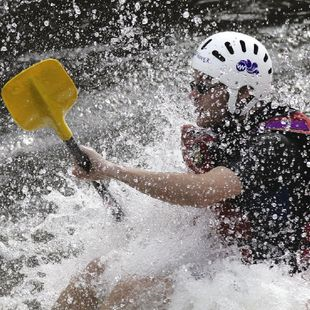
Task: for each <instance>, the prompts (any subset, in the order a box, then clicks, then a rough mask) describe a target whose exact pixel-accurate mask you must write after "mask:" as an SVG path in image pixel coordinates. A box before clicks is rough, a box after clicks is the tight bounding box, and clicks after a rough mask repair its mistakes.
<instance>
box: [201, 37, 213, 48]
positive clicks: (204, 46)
mask: <svg viewBox="0 0 310 310" xmlns="http://www.w3.org/2000/svg"><path fill="white" fill-rule="evenodd" d="M211 41H212V39H210V40H208V41H207V42H206V43H205V44H204V45H203V46H202V47H201V49H202V50H203V49H205V48H206V46H207V45H208V44H209V43H210V42H211Z"/></svg>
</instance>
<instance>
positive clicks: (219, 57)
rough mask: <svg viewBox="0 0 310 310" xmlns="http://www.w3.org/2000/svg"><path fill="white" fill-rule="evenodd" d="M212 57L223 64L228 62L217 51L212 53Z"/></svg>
mask: <svg viewBox="0 0 310 310" xmlns="http://www.w3.org/2000/svg"><path fill="white" fill-rule="evenodd" d="M212 55H213V56H214V57H216V58H217V59H218V60H220V61H221V62H224V61H225V60H226V59H225V57H224V56H223V55H221V54H220V53H219V52H218V51H217V50H214V51H213V52H212Z"/></svg>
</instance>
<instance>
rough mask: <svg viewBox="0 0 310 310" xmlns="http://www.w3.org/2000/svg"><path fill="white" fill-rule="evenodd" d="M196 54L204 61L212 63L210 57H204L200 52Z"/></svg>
mask: <svg viewBox="0 0 310 310" xmlns="http://www.w3.org/2000/svg"><path fill="white" fill-rule="evenodd" d="M195 56H196V57H197V58H198V59H200V60H201V61H202V62H204V63H210V58H209V57H203V56H201V55H200V54H199V53H198V52H196V53H195Z"/></svg>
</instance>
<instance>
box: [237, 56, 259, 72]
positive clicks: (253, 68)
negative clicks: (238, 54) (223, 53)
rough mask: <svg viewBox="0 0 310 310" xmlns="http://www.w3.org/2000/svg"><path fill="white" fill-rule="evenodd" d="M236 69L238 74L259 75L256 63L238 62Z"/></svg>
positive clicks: (248, 61) (249, 61)
mask: <svg viewBox="0 0 310 310" xmlns="http://www.w3.org/2000/svg"><path fill="white" fill-rule="evenodd" d="M236 69H237V70H238V71H240V72H241V71H246V72H247V73H249V74H256V75H257V74H259V71H258V65H257V63H256V62H252V61H251V60H250V59H248V60H240V61H239V62H238V63H237V65H236Z"/></svg>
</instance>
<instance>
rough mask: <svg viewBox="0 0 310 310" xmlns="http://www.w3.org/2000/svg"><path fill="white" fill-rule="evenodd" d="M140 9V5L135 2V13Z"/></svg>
mask: <svg viewBox="0 0 310 310" xmlns="http://www.w3.org/2000/svg"><path fill="white" fill-rule="evenodd" d="M140 8H141V5H140V3H139V2H137V3H136V4H135V9H136V11H139V10H140Z"/></svg>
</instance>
